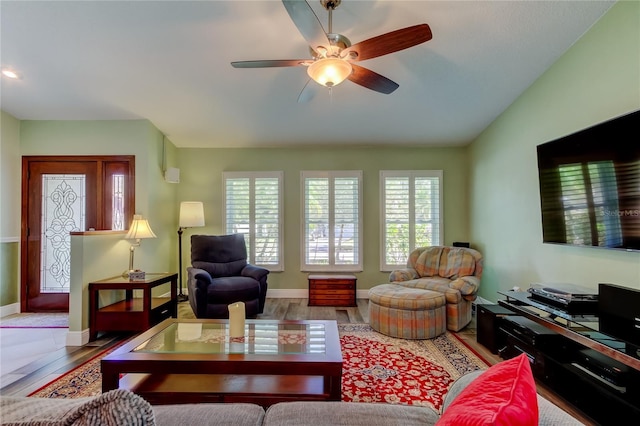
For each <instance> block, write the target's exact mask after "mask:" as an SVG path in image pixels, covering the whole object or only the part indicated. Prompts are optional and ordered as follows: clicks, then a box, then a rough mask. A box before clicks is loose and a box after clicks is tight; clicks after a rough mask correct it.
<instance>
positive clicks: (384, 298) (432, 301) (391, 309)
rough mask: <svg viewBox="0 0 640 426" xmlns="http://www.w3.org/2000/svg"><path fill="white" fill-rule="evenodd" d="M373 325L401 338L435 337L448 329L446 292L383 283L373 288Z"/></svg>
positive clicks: (371, 312)
mask: <svg viewBox="0 0 640 426" xmlns="http://www.w3.org/2000/svg"><path fill="white" fill-rule="evenodd" d="M369 325H370V326H371V328H373V329H374V330H376V331H377V332H379V333H382V334H386V335H387V336H392V337H399V338H401V339H431V338H434V337H436V336H439V335H441V334H443V333H444V332H445V330H446V328H447V312H446V301H445V297H444V294H442V293H438V292H437V291H431V290H423V289H420V288H408V287H403V286H399V285H396V284H380V285H377V286H375V287H373V288H371V289H370V290H369Z"/></svg>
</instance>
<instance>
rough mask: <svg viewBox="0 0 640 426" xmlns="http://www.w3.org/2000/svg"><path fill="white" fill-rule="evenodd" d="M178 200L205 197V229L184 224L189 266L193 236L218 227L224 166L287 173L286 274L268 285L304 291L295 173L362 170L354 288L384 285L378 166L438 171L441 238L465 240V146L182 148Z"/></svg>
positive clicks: (214, 231) (274, 276)
mask: <svg viewBox="0 0 640 426" xmlns="http://www.w3.org/2000/svg"><path fill="white" fill-rule="evenodd" d="M178 155H179V164H180V169H181V182H180V184H179V187H180V189H179V194H178V198H179V200H180V201H190V200H191V201H203V202H204V208H205V224H206V226H205V227H204V228H193V229H187V230H186V231H185V234H184V235H183V265H189V264H190V250H191V248H190V247H191V245H190V236H191V235H193V234H217V233H221V232H222V231H223V229H222V200H223V193H222V172H223V171H266V170H271V171H279V170H282V171H284V262H285V271H284V272H277V273H275V272H274V273H271V274H270V275H269V288H270V289H296V288H297V289H304V288H307V286H308V281H307V274H306V273H302V272H300V244H301V243H300V241H301V235H300V230H301V224H300V208H301V205H302V201H301V198H300V171H302V170H362V171H363V203H364V205H363V220H364V232H363V238H364V253H363V258H364V271H363V272H361V273H357V274H356V276H357V278H358V282H357V285H358V289H359V290H362V289H368V288H370V287H372V286H374V285H376V284H380V283H382V282H386V281H387V280H388V277H389V273H388V272H380V271H379V264H380V262H379V257H380V256H379V249H378V247H379V241H380V228H379V215H378V212H379V210H380V204H379V203H380V197H379V192H378V191H379V187H378V179H379V171H380V170H432V169H438V170H443V174H444V180H443V182H444V195H443V199H444V215H445V220H444V239H445V242H446V243H451V242H453V241H458V240H460V241H466V240H467V238H468V228H467V224H468V222H469V215H468V198H469V194H468V192H467V179H468V175H467V169H468V164H467V154H466V149H465V148H406V147H405V148H390V147H386V148H364V147H322V148H281V149H280V148H278V149H276V148H271V149H181V150H179V153H178Z"/></svg>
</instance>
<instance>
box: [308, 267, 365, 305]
mask: <svg viewBox="0 0 640 426" xmlns="http://www.w3.org/2000/svg"><path fill="white" fill-rule="evenodd" d="M309 306H356V277H355V275H309Z"/></svg>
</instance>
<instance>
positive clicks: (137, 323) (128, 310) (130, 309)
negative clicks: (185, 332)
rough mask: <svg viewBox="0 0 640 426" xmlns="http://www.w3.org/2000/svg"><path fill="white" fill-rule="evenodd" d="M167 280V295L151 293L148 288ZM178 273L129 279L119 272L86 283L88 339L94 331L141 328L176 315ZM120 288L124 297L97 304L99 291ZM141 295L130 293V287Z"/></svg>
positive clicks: (94, 335)
mask: <svg viewBox="0 0 640 426" xmlns="http://www.w3.org/2000/svg"><path fill="white" fill-rule="evenodd" d="M166 283H171V291H170V295H169V297H158V296H153V295H152V289H153V288H154V287H157V286H160V285H162V284H166ZM177 287H178V274H177V273H165V272H162V273H147V274H146V276H145V279H144V280H129V279H128V278H123V277H121V276H117V277H111V278H106V279H104V280H100V281H95V282H92V283H89V340H90V341H91V340H95V339H96V338H97V337H98V331H145V330H147V329H149V328H151V327H152V326H154V325H156V324H158V323H160V322H161V321H163V320H165V319H167V318H170V317H174V318H176V317H177V314H178V311H177V309H178V292H177ZM113 290H123V291H124V299H122V300H119V301H116V302H113V303H110V304H108V305H106V306H100V292H106V291H113ZM135 290H138V291H141V292H142V297H134V291H135Z"/></svg>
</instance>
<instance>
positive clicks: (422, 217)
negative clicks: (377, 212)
mask: <svg viewBox="0 0 640 426" xmlns="http://www.w3.org/2000/svg"><path fill="white" fill-rule="evenodd" d="M380 200H381V220H380V226H381V229H380V236H381V245H380V247H381V248H382V250H381V253H380V270H381V271H390V270H393V269H397V268H398V267H404V265H406V264H407V258H408V257H409V253H411V251H412V250H414V249H415V248H417V247H425V246H435V245H441V244H442V241H443V238H442V211H441V209H442V171H441V170H401V171H392V170H383V171H381V172H380Z"/></svg>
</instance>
